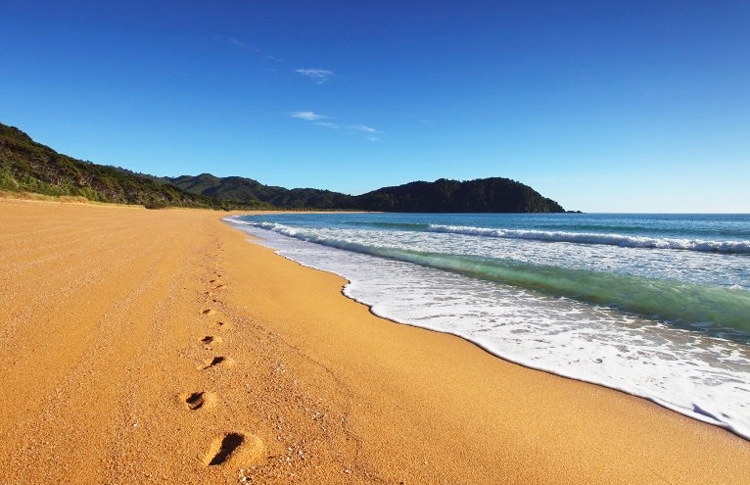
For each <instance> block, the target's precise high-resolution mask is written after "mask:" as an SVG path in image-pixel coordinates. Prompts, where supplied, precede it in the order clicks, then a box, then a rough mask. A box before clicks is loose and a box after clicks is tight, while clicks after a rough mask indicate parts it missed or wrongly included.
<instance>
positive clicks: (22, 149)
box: [0, 123, 564, 212]
mask: <svg viewBox="0 0 750 485" xmlns="http://www.w3.org/2000/svg"><path fill="white" fill-rule="evenodd" d="M0 190H9V191H16V192H18V191H27V192H36V193H42V194H47V195H53V196H60V195H72V196H83V197H85V198H87V199H89V200H92V201H98V202H119V203H124V204H141V205H143V206H145V207H147V208H151V209H159V208H164V207H171V206H180V207H203V208H211V209H224V210H229V209H275V208H278V209H298V210H300V209H302V210H304V209H317V210H321V209H322V210H327V209H354V210H373V211H386V212H564V210H563V208H562V207H560V205H559V204H558V203H557V202H555V201H553V200H550V199H547V198H545V197H542V196H541V195H540V194H539V193H538V192H536V191H535V190H534V189H532V188H531V187H529V186H527V185H524V184H521V183H519V182H516V181H514V180H510V179H506V178H499V177H498V178H489V179H478V180H471V181H467V182H459V181H456V180H446V179H440V180H437V181H435V182H412V183H409V184H405V185H400V186H398V187H384V188H382V189H378V190H375V191H373V192H368V193H366V194H363V195H359V196H351V195H347V194H341V193H337V192H331V191H330V190H320V189H291V190H290V189H285V188H283V187H273V186H269V185H263V184H261V183H260V182H258V181H257V180H253V179H249V178H243V177H224V178H219V177H215V176H213V175H211V174H202V175H198V176H195V177H194V176H189V175H183V176H181V177H174V178H170V177H162V178H159V177H154V176H152V175H145V174H139V173H135V172H131V171H129V170H125V169H122V168H117V167H110V166H105V165H96V164H94V163H90V162H84V161H81V160H76V159H74V158H71V157H68V156H65V155H61V154H59V153H57V152H56V151H54V150H52V149H51V148H49V147H46V146H44V145H41V144H39V143H36V142H34V141H33V140H32V139H31V138H29V136H28V135H26V134H25V133H24V132H22V131H21V130H19V129H17V128H14V127H12V126H7V125H4V124H2V123H0Z"/></svg>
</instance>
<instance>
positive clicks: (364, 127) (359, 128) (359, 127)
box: [349, 125, 380, 134]
mask: <svg viewBox="0 0 750 485" xmlns="http://www.w3.org/2000/svg"><path fill="white" fill-rule="evenodd" d="M349 129H350V130H354V131H361V132H363V133H370V134H375V133H380V132H379V131H378V130H376V129H375V128H373V127H371V126H367V125H349Z"/></svg>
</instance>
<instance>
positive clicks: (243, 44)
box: [224, 37, 282, 62]
mask: <svg viewBox="0 0 750 485" xmlns="http://www.w3.org/2000/svg"><path fill="white" fill-rule="evenodd" d="M224 40H225V41H226V43H227V44H229V45H231V46H234V47H237V48H238V49H242V50H243V51H248V52H252V53H253V54H257V55H259V56H263V58H265V59H269V60H271V61H276V62H281V61H282V60H281V59H279V58H278V57H274V56H272V55H271V54H268V53H266V52H263V51H262V50H261V49H260V48H259V47H256V46H254V45H252V44H248V43H247V42H243V41H241V40H239V39H235V38H234V37H225V38H224Z"/></svg>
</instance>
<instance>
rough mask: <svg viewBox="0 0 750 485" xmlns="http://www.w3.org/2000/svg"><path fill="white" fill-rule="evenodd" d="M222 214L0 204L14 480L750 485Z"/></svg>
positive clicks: (633, 407)
mask: <svg viewBox="0 0 750 485" xmlns="http://www.w3.org/2000/svg"><path fill="white" fill-rule="evenodd" d="M243 213H244V212H243ZM226 215H228V214H226V213H217V212H210V211H199V210H185V211H182V210H170V211H147V210H141V209H138V210H128V211H121V210H120V208H115V207H112V208H110V207H102V206H84V205H60V204H49V205H45V204H43V203H35V204H24V203H13V202H8V201H7V200H0V223H1V224H2V227H4V230H3V231H2V233H0V238H1V239H2V241H3V244H4V249H3V252H4V253H5V255H7V258H3V261H2V262H0V267H1V268H2V270H3V274H5V275H8V278H6V281H5V282H4V283H2V286H0V288H1V289H2V294H3V295H4V298H3V300H2V303H0V314H3V315H7V319H6V321H5V323H4V325H3V328H0V335H2V337H3V338H2V340H0V351H2V355H3V363H4V365H3V366H2V368H0V378H2V380H3V382H4V383H6V387H7V388H8V389H10V391H11V392H10V393H9V394H8V393H6V394H5V395H4V396H3V397H2V407H0V409H1V410H0V429H2V430H3V440H1V441H0V482H3V483H9V484H16V483H19V484H20V483H42V482H51V481H53V480H57V481H63V482H72V483H102V482H127V483H175V482H177V481H188V482H190V483H239V482H240V480H241V479H242V478H243V477H250V478H251V479H252V483H372V482H373V481H378V482H381V483H399V482H402V483H571V484H573V483H575V484H578V483H665V482H667V481H669V482H672V483H696V484H698V483H700V484H704V483H738V484H739V483H746V482H747V480H748V479H750V467H748V466H747V463H748V462H750V461H749V460H748V459H750V444H749V443H748V442H746V441H744V440H743V439H741V438H739V437H737V436H734V435H732V434H731V433H730V432H728V431H725V430H723V429H720V428H718V427H716V426H713V425H709V424H704V423H700V422H698V421H695V420H693V419H691V418H688V417H686V416H683V415H680V414H677V413H675V412H673V411H668V410H666V409H664V408H662V407H660V406H658V405H656V404H653V403H651V402H648V401H645V400H644V399H642V398H638V397H633V396H630V395H628V394H624V393H621V392H619V391H613V390H610V389H606V388H602V387H600V386H597V385H593V384H587V383H583V382H580V381H576V380H571V379H561V378H560V377H559V376H556V375H551V374H547V373H546V372H544V371H536V370H532V369H529V368H526V367H522V366H520V365H517V364H513V363H510V362H508V361H505V360H501V359H499V358H498V357H496V356H494V355H491V354H489V353H487V352H485V351H483V350H480V349H479V348H477V346H476V345H475V344H474V343H469V342H467V341H465V340H463V339H461V338H457V337H455V336H452V335H448V334H445V333H440V332H436V331H430V330H428V331H425V330H426V329H423V328H420V327H412V326H408V325H404V324H400V323H393V322H391V321H388V320H385V319H383V318H380V317H377V316H374V315H373V314H372V313H371V312H370V310H369V308H368V307H366V306H364V305H363V304H360V303H357V302H355V301H354V300H351V299H349V298H348V297H346V296H344V295H342V294H341V292H342V290H343V286H344V279H343V278H341V277H339V276H336V275H333V274H331V273H323V272H322V271H314V270H312V269H310V268H308V267H303V266H301V265H299V264H298V263H296V262H292V261H289V260H287V259H285V258H283V257H280V256H279V255H276V254H275V253H274V252H273V250H272V249H270V248H265V247H261V246H259V245H257V244H250V243H248V242H247V241H246V240H245V239H247V235H246V234H244V233H242V232H240V231H238V230H236V229H234V228H232V227H230V226H229V225H228V224H226V223H224V222H223V221H221V220H220V219H221V217H224V216H226ZM212 280H213V281H212ZM206 337H212V340H211V341H210V342H208V343H204V339H205V338H206ZM217 357H223V359H221V360H220V361H218V362H215V361H216V359H217ZM197 393H203V394H201V395H200V396H198V397H197V398H195V399H196V402H197V401H200V403H201V404H200V406H199V407H198V408H196V409H191V408H190V406H191V404H189V403H187V402H186V399H188V398H190V397H191V396H192V395H193V394H197ZM186 396H187V397H186ZM217 440H218V441H217ZM232 440H238V441H240V443H239V445H238V446H237V447H236V448H233V449H232V452H231V453H229V454H228V457H224V459H223V461H222V460H218V461H219V463H214V464H212V462H213V461H216V460H217V459H216V456H217V452H215V451H212V450H214V448H231V447H232V446H233V441H232ZM83 443H86V446H82V444H83Z"/></svg>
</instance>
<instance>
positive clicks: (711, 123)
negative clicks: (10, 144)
mask: <svg viewBox="0 0 750 485" xmlns="http://www.w3.org/2000/svg"><path fill="white" fill-rule="evenodd" d="M748 26H750V2H748V1H747V0H743V1H723V0H714V1H684V0H683V1H668V0H663V1H661V0H657V1H653V0H652V1H648V2H645V1H644V2H641V1H637V0H636V1H618V0H615V1H601V0H598V1H595V0H590V1H566V0H556V1H535V0H527V1H523V2H521V1H499V0H498V1H472V0H464V1H442V0H431V1H421V0H420V1H410V2H395V1H380V2H365V1H362V2H359V1H351V0H349V1H338V0H337V1H328V0H316V1H281V0H275V1H271V0H255V1H222V0H211V1H209V0H205V1H191V0H180V1H177V0H175V1H144V0H132V1H129V2H106V1H96V2H94V1H77V0H70V1H65V2H61V1H40V0H0V45H1V46H2V56H1V57H0V121H2V122H3V123H6V124H10V125H14V126H18V127H19V128H21V129H22V130H24V131H26V132H28V133H29V134H30V135H31V136H32V137H33V138H35V139H36V140H38V141H40V142H42V143H44V144H47V145H49V146H51V147H53V148H55V149H56V150H58V151H60V152H62V153H65V154H67V155H71V156H74V157H76V158H81V159H86V160H91V161H94V162H97V163H105V164H111V165H118V166H122V167H125V168H129V169H132V170H137V171H142V172H147V173H153V174H157V175H180V174H198V173H202V172H211V173H214V174H216V175H220V176H226V175H241V176H246V177H251V178H255V179H257V180H259V181H261V182H263V183H266V184H273V185H281V186H286V187H318V188H328V189H331V190H337V191H342V192H347V193H354V194H357V193H362V192H366V191H368V190H372V189H375V188H378V187H381V186H385V185H397V184H401V183H405V182H409V181H413V180H435V179H437V178H441V177H447V178H455V179H461V180H464V179H472V178H480V177H490V176H504V177H509V178H513V179H516V180H519V181H521V182H524V183H526V184H529V185H531V186H532V187H534V188H535V189H537V190H539V191H540V192H541V193H542V194H544V195H546V196H548V197H551V198H553V199H555V200H557V201H558V202H560V203H561V204H562V205H563V206H564V207H566V208H569V209H580V210H584V211H591V212H750V190H748V188H747V186H748V182H749V181H750V54H748V53H750V28H749V27H748Z"/></svg>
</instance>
